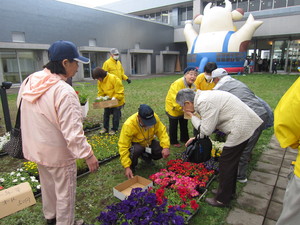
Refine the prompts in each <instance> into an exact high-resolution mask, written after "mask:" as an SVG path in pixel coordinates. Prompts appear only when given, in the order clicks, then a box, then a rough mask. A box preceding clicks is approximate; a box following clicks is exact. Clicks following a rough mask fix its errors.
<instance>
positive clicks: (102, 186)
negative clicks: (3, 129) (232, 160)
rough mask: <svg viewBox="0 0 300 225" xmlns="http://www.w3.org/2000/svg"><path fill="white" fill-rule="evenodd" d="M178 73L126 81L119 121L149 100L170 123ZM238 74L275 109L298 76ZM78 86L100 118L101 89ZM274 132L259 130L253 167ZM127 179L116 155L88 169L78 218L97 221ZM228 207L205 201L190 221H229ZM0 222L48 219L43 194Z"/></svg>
mask: <svg viewBox="0 0 300 225" xmlns="http://www.w3.org/2000/svg"><path fill="white" fill-rule="evenodd" d="M179 77H181V75H168V76H163V77H157V78H149V79H138V80H137V79H132V83H131V84H127V83H124V86H125V98H126V105H125V108H124V110H123V114H122V121H121V123H123V122H124V121H125V119H126V118H127V117H129V116H130V115H131V114H133V113H135V112H136V111H137V109H138V106H139V105H140V104H142V103H146V104H149V105H150V106H151V107H152V108H153V109H154V111H155V112H156V113H157V114H158V115H159V116H160V118H161V120H162V122H163V123H165V125H166V126H167V125H168V119H167V116H166V114H165V108H164V102H165V96H166V94H167V91H168V88H169V86H170V84H171V83H172V82H173V81H174V80H176V79H177V78H179ZM235 78H237V79H239V80H241V81H242V82H244V83H246V84H247V85H248V86H249V87H250V88H251V89H252V90H253V92H254V93H255V94H256V95H258V96H259V97H261V98H263V99H264V100H265V101H266V102H268V103H269V104H270V106H271V107H272V108H273V109H274V108H275V107H276V105H277V103H278V101H279V100H280V98H281V96H282V95H283V94H284V93H285V91H286V90H287V89H288V88H289V87H290V86H291V84H292V83H293V82H294V81H295V80H296V79H297V78H298V76H296V75H270V74H259V75H247V76H235ZM74 87H75V89H76V90H78V91H80V92H85V93H88V95H89V99H90V111H89V114H88V118H87V119H86V121H88V122H89V123H99V122H101V121H102V113H103V110H100V109H93V108H92V101H93V99H94V98H95V97H96V95H97V88H96V85H94V84H89V83H81V84H80V85H78V84H76V83H75V85H74ZM8 99H9V105H10V111H11V117H12V119H14V118H15V111H16V107H15V105H16V94H10V95H8ZM2 114H3V113H2V111H1V113H0V116H1V118H3V115H2ZM13 124H14V122H13ZM1 126H4V119H1ZM189 128H190V133H191V134H192V126H191V124H189ZM272 134H273V129H272V128H270V129H268V130H266V131H264V132H263V134H262V135H261V138H260V140H259V142H258V144H257V146H256V148H255V150H254V156H253V158H252V162H251V166H250V168H249V169H250V170H251V169H252V168H253V167H254V166H255V163H256V161H257V159H258V157H259V156H260V154H261V152H262V151H264V150H265V149H266V147H267V145H268V143H269V140H270V137H271V136H272ZM182 150H183V148H181V149H173V148H171V156H170V158H169V159H174V158H176V157H178V153H180V152H182ZM169 159H168V160H169ZM0 160H1V168H0V172H8V171H13V170H15V169H16V168H17V167H18V166H19V165H20V163H21V162H22V160H15V159H12V158H10V157H8V156H4V157H2V158H0ZM166 161H167V160H159V161H156V162H155V165H154V166H151V167H149V166H148V165H147V164H144V163H143V162H141V163H140V164H139V166H138V168H137V175H141V176H143V177H146V178H148V177H149V175H151V174H153V173H155V172H157V171H158V170H159V169H160V168H165V163H166ZM250 170H249V172H250ZM125 179H126V178H125V176H124V171H123V168H122V167H121V165H120V162H119V159H114V160H112V161H110V162H108V163H106V164H104V165H101V166H100V169H99V171H98V172H97V173H94V174H89V175H87V176H84V177H81V178H80V179H78V185H77V201H76V218H83V219H84V220H85V221H86V222H87V223H89V224H97V223H96V221H95V218H96V217H97V216H98V214H99V213H100V211H101V210H104V209H105V207H106V206H107V205H109V204H111V203H113V202H117V201H119V200H118V199H116V198H115V197H113V194H112V188H113V187H114V186H115V185H117V184H119V183H121V182H123V181H124V180H125ZM217 185H218V184H217V181H214V182H213V183H212V186H211V187H216V186H217ZM242 187H243V185H242V184H238V190H239V191H240V190H241V188H242ZM234 204H235V202H232V204H231V207H233V206H234ZM229 210H230V209H221V208H214V207H210V206H208V205H207V204H206V203H204V202H201V206H200V210H199V212H198V213H197V214H196V216H194V218H193V219H192V220H191V221H190V224H192V225H199V224H203V225H204V224H209V225H220V224H226V223H225V222H224V221H225V219H226V217H227V214H228V212H229ZM0 224H14V225H17V224H28V225H29V224H34V225H39V224H44V219H43V213H42V205H41V198H37V204H36V205H34V206H32V207H29V208H27V209H24V210H22V211H20V212H18V213H15V214H13V215H10V216H8V217H6V218H3V219H0Z"/></svg>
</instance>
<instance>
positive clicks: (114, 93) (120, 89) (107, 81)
mask: <svg viewBox="0 0 300 225" xmlns="http://www.w3.org/2000/svg"><path fill="white" fill-rule="evenodd" d="M99 96H103V97H104V96H109V97H111V98H113V97H115V98H116V99H117V100H118V103H119V104H118V105H116V106H114V107H118V106H121V105H124V103H125V98H124V86H123V84H122V81H121V80H120V79H119V78H117V77H116V76H115V75H113V74H110V73H107V75H106V77H105V78H104V79H103V81H100V80H98V97H99ZM114 107H113V108H114Z"/></svg>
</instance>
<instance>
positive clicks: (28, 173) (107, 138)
mask: <svg viewBox="0 0 300 225" xmlns="http://www.w3.org/2000/svg"><path fill="white" fill-rule="evenodd" d="M88 142H89V144H90V145H91V146H92V148H93V151H94V154H95V156H96V158H97V159H98V160H99V164H101V163H105V162H108V161H109V160H111V159H114V158H116V157H118V136H117V135H93V136H91V137H88ZM76 164H77V170H78V171H77V174H78V177H80V176H81V175H82V174H86V173H87V172H88V166H87V164H86V163H85V160H84V159H78V160H76ZM38 177H39V174H38V169H37V164H36V163H34V162H30V161H27V162H24V163H23V165H22V167H21V168H18V169H17V170H16V171H14V172H10V173H2V174H1V175H0V188H2V189H5V188H9V187H12V186H14V185H17V184H20V183H23V182H26V181H28V182H29V184H30V185H31V187H32V190H33V192H34V193H35V195H37V194H39V193H40V184H39V181H38Z"/></svg>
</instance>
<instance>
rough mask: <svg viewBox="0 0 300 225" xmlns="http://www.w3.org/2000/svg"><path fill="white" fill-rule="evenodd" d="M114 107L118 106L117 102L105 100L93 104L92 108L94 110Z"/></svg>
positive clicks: (115, 100)
mask: <svg viewBox="0 0 300 225" xmlns="http://www.w3.org/2000/svg"><path fill="white" fill-rule="evenodd" d="M116 105H118V100H117V99H114V100H107V101H102V102H94V103H93V108H94V109H101V108H109V107H112V106H116Z"/></svg>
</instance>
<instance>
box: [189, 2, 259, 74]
mask: <svg viewBox="0 0 300 225" xmlns="http://www.w3.org/2000/svg"><path fill="white" fill-rule="evenodd" d="M211 5H212V3H208V4H207V5H206V7H205V8H204V11H203V15H198V16H196V17H195V19H194V23H195V24H201V25H200V32H199V34H197V32H196V31H195V30H194V28H193V26H192V21H190V20H189V21H186V24H185V27H184V36H185V39H186V43H187V47H188V60H187V61H188V65H189V66H195V67H198V68H199V72H203V69H204V66H205V65H206V63H207V62H215V63H217V65H218V67H222V68H225V69H226V70H227V71H228V72H229V73H238V72H242V71H243V69H244V68H243V65H244V61H245V58H246V54H247V48H248V45H249V43H250V40H251V38H252V35H253V33H254V32H255V30H256V29H257V28H258V27H259V26H260V25H261V24H262V21H255V20H254V18H253V16H252V15H251V14H250V15H249V17H248V19H247V21H246V23H245V24H244V25H243V26H242V27H241V28H240V29H239V30H238V31H235V27H234V25H233V21H237V20H241V19H242V18H243V16H244V11H243V9H240V8H238V9H236V10H233V11H232V5H231V2H230V1H229V0H225V8H223V7H219V6H214V7H211Z"/></svg>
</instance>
